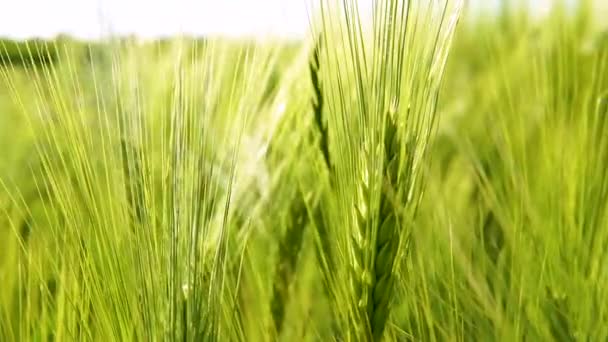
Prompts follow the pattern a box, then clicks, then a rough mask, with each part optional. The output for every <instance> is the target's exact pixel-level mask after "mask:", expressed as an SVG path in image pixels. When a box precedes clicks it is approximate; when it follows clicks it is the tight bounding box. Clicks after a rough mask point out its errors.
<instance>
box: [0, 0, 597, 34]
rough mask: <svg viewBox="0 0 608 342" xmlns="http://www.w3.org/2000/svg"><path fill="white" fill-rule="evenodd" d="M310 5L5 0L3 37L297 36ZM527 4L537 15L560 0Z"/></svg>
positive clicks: (271, 0)
mask: <svg viewBox="0 0 608 342" xmlns="http://www.w3.org/2000/svg"><path fill="white" fill-rule="evenodd" d="M310 1H316V0H0V37H3V36H4V37H11V38H17V39H19V38H31V37H45V38H50V37H53V36H55V35H57V34H60V33H65V34H69V35H71V36H75V37H79V38H85V39H94V38H98V37H100V36H104V35H107V34H109V33H111V34H119V35H124V34H136V35H138V36H140V37H142V38H151V37H158V36H167V35H174V34H176V33H186V34H196V35H205V34H222V35H229V36H242V35H249V36H251V35H253V36H259V35H267V34H272V35H275V36H282V37H293V36H299V35H304V34H305V33H306V31H307V28H308V12H307V4H310V3H311V2H310ZM358 1H359V2H360V3H366V2H369V1H371V0H358ZM469 1H470V2H471V3H472V4H475V7H477V8H482V7H485V8H497V7H498V4H499V3H500V1H501V0H469ZM521 1H524V3H525V1H526V0H521ZM527 1H529V2H528V3H529V4H530V5H531V7H532V8H535V11H537V13H538V12H543V11H545V10H546V8H548V4H550V3H551V2H553V1H555V0H527ZM569 1H570V0H569ZM572 1H576V0H572ZM598 1H599V2H602V1H606V2H608V0H598ZM364 6H365V5H364Z"/></svg>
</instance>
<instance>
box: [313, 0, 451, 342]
mask: <svg viewBox="0 0 608 342" xmlns="http://www.w3.org/2000/svg"><path fill="white" fill-rule="evenodd" d="M461 5H462V4H461V2H460V1H394V0H385V1H375V2H373V5H372V7H373V8H372V9H371V12H370V11H365V10H364V9H362V8H361V5H360V3H358V2H356V1H343V2H341V3H340V4H338V5H336V4H335V3H330V2H328V1H324V2H322V4H321V7H320V13H321V14H320V18H319V20H318V21H317V22H318V25H317V28H318V30H319V32H320V36H321V37H322V41H323V43H324V45H323V46H322V47H321V53H320V58H319V63H320V66H321V67H320V68H319V70H320V75H317V76H315V77H313V80H315V79H318V80H317V82H318V83H320V85H319V86H317V87H315V88H316V89H322V91H318V90H317V93H318V94H317V97H319V96H322V97H323V103H325V104H326V107H325V109H324V115H325V118H326V124H327V130H328V135H329V138H328V139H322V141H329V148H328V150H329V157H325V158H326V159H329V160H330V163H329V164H330V165H331V169H330V173H329V174H330V175H329V177H330V181H329V184H330V186H329V190H328V191H327V194H326V196H325V197H324V201H325V203H324V204H323V205H322V206H323V207H324V208H325V209H326V210H325V212H324V215H323V217H324V218H325V219H324V221H323V223H322V224H319V226H321V227H322V230H318V231H319V233H322V234H318V235H319V236H320V239H319V240H323V239H329V240H330V241H332V244H329V243H323V242H322V241H321V247H322V249H324V253H323V254H324V255H325V257H324V258H322V261H325V262H322V263H321V265H322V266H324V272H325V273H326V278H327V279H330V280H329V284H330V285H329V287H330V290H329V291H328V292H329V293H330V294H331V295H332V297H333V301H335V305H334V308H336V310H335V315H336V317H338V319H339V320H340V322H341V324H342V327H343V333H344V336H343V338H345V339H348V340H352V341H379V340H382V338H383V336H384V335H385V333H386V330H387V329H386V327H387V324H388V322H389V320H390V313H391V305H392V302H393V300H394V298H395V291H394V290H393V287H394V282H395V281H396V274H395V273H396V267H395V265H396V264H398V263H399V262H400V260H401V259H402V258H406V257H407V252H408V237H409V235H410V232H411V230H412V229H416V227H415V223H414V222H415V221H414V218H415V211H416V207H417V204H418V202H419V200H420V197H421V196H422V194H423V189H424V180H423V178H422V177H421V173H420V168H421V165H422V164H423V163H426V162H428V158H427V150H428V146H429V144H430V142H431V139H432V136H433V131H434V128H435V123H436V121H437V118H436V113H435V112H436V111H435V107H436V104H437V97H438V92H439V88H440V84H441V80H442V75H443V70H444V66H445V63H446V58H447V55H448V51H449V47H450V43H451V40H452V35H453V33H454V27H455V25H456V22H457V19H458V15H459V12H460V8H461ZM367 13H371V15H370V16H366V14H367ZM328 246H331V247H328ZM327 261H329V262H327ZM401 278H402V279H407V275H405V277H401Z"/></svg>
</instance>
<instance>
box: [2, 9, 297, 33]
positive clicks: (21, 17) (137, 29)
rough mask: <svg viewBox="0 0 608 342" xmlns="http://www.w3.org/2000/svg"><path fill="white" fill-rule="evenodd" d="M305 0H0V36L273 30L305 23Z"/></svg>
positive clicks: (291, 28) (290, 30)
mask: <svg viewBox="0 0 608 342" xmlns="http://www.w3.org/2000/svg"><path fill="white" fill-rule="evenodd" d="M306 4H307V2H306V0H52V1H51V0H0V36H9V37H12V38H27V37H32V36H36V37H52V36H54V35H56V34H58V33H67V34H70V35H72V36H76V37H80V38H96V37H99V36H100V35H105V34H107V33H114V34H132V33H134V34H137V35H139V36H141V37H144V38H146V37H156V36H159V35H161V36H162V35H171V34H175V33H180V32H181V33H192V34H216V33H221V34H225V35H243V34H245V35H262V34H268V33H272V34H274V35H279V36H293V35H300V34H303V33H305V32H306V29H307V27H308V15H307V10H306Z"/></svg>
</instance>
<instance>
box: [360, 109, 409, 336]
mask: <svg viewBox="0 0 608 342" xmlns="http://www.w3.org/2000/svg"><path fill="white" fill-rule="evenodd" d="M384 127H385V128H384V129H385V132H384V141H383V150H384V163H383V165H382V189H381V192H380V206H379V211H378V214H377V215H378V220H374V218H373V216H372V215H374V214H373V213H372V212H370V208H371V204H370V202H369V199H370V198H371V196H372V194H371V193H370V191H371V190H370V187H369V185H368V184H367V182H366V181H365V180H362V181H361V183H360V194H361V201H360V202H359V205H358V206H357V208H356V209H355V211H356V216H357V220H356V228H355V229H354V230H353V232H354V234H352V236H351V238H352V245H353V246H354V249H355V250H354V251H353V257H354V258H353V261H354V262H353V265H352V270H351V272H352V273H351V279H352V287H353V289H354V294H355V303H356V305H357V316H358V317H357V322H358V324H357V326H355V327H354V328H355V331H354V332H353V335H354V336H358V337H357V338H358V339H363V340H373V341H380V340H381V339H382V336H383V334H384V330H385V326H386V322H387V321H388V317H389V314H390V305H391V299H392V298H393V285H394V281H395V277H394V274H393V266H394V264H395V260H396V259H397V256H398V254H399V246H400V239H401V236H402V235H403V234H401V230H402V227H400V223H399V222H402V218H401V217H400V215H401V213H399V212H398V211H397V210H396V208H398V207H400V206H402V205H404V203H403V200H402V199H401V198H400V197H401V196H400V194H399V191H398V181H399V180H400V177H399V156H400V153H399V149H400V142H399V137H398V134H397V126H396V123H395V121H394V113H390V112H389V113H387V117H386V123H385V126H384ZM409 161H411V158H407V161H406V162H409ZM408 169H409V165H406V167H405V170H408ZM373 225H375V227H372V226H373ZM369 228H372V229H371V231H375V238H374V236H373V235H372V236H370V235H369V234H368V232H369V231H370V230H369ZM374 228H375V229H374ZM368 258H369V259H368ZM370 259H371V261H368V260H370Z"/></svg>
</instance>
